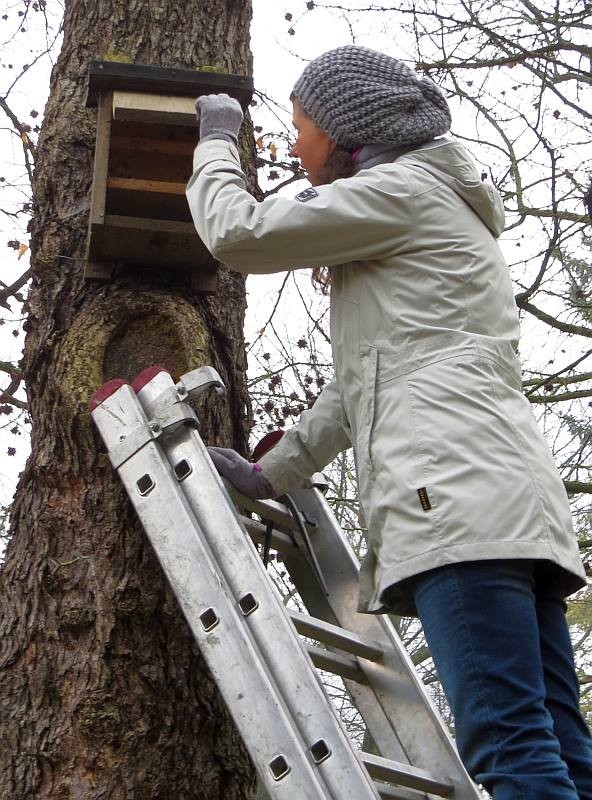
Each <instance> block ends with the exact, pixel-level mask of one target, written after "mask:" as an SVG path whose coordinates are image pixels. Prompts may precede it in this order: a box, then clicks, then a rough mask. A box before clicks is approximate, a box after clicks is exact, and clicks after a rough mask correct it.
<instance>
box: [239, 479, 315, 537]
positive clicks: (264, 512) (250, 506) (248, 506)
mask: <svg viewBox="0 0 592 800" xmlns="http://www.w3.org/2000/svg"><path fill="white" fill-rule="evenodd" d="M226 486H228V484H226ZM230 490H231V494H232V496H233V498H234V500H235V502H236V505H237V506H238V507H239V508H241V509H244V510H245V511H253V512H254V513H255V514H258V515H259V516H260V517H261V518H262V519H265V520H271V522H273V523H274V525H279V526H280V527H281V528H287V529H288V530H290V531H293V530H295V529H296V523H295V522H294V518H293V517H292V515H291V514H290V512H289V511H288V510H287V509H286V506H284V505H283V504H282V503H278V502H277V501H276V500H253V499H252V498H250V497H245V496H244V495H242V494H238V493H237V491H236V489H233V488H232V487H230ZM307 528H308V531H309V533H313V534H314V531H315V525H314V524H310V522H309V524H308V525H307Z"/></svg>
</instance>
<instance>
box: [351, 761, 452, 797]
mask: <svg viewBox="0 0 592 800" xmlns="http://www.w3.org/2000/svg"><path fill="white" fill-rule="evenodd" d="M360 755H361V757H362V761H363V762H364V764H365V766H366V769H367V770H368V772H369V773H370V777H371V778H373V779H374V780H379V781H387V782H389V783H395V784H397V785H398V786H407V787H408V788H409V789H419V790H420V791H422V792H426V793H428V794H437V795H438V796H439V797H448V796H449V795H450V794H452V792H453V791H454V786H453V784H452V783H450V781H448V780H446V781H441V780H438V779H437V778H434V777H433V776H432V775H430V774H429V773H428V772H425V771H424V770H423V769H417V767H411V766H410V765H409V764H400V763H398V762H396V761H389V759H387V758H382V757H381V756H375V755H373V754H372V753H364V752H362V753H360Z"/></svg>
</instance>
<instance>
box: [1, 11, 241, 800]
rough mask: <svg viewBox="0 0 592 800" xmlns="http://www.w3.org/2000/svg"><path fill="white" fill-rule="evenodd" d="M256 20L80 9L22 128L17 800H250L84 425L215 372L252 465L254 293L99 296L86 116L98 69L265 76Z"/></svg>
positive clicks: (14, 633)
mask: <svg viewBox="0 0 592 800" xmlns="http://www.w3.org/2000/svg"><path fill="white" fill-rule="evenodd" d="M35 7H36V8H35ZM21 10H22V11H23V15H24V14H32V13H34V11H36V12H37V13H40V12H43V13H44V12H45V4H41V3H30V2H25V3H23V4H22V9H21ZM250 16H251V6H250V2H248V1H247V0H241V2H231V0H208V2H207V3H206V2H200V0H188V2H184V3H178V2H169V1H168V0H162V2H156V3H155V2H153V0H125V2H123V1H122V0H101V2H97V3H87V2H83V0H67V2H66V3H65V16H64V22H63V26H64V27H63V46H62V50H61V53H60V55H59V58H58V60H57V63H56V65H55V68H54V70H53V73H52V79H51V96H50V99H49V103H48V105H47V108H46V111H45V118H44V122H43V127H42V130H41V132H40V134H39V139H38V141H37V142H36V143H34V141H33V139H34V136H33V135H31V136H30V135H29V133H30V131H27V130H25V129H24V127H23V125H22V123H21V122H19V120H18V118H17V117H16V116H14V115H13V117H14V118H13V119H11V122H12V125H13V126H14V130H15V132H16V134H17V135H18V136H19V137H20V138H21V141H22V142H23V148H24V155H25V162H26V164H27V167H28V168H29V169H30V174H31V178H32V181H33V209H32V210H33V216H32V221H31V225H30V233H31V238H30V248H31V271H30V276H31V284H30V289H29V294H28V300H27V312H28V316H27V322H26V330H27V336H26V346H25V350H24V358H23V361H22V366H21V369H22V372H18V373H17V372H15V373H14V375H13V373H12V372H11V373H10V375H11V380H17V378H18V379H19V380H20V378H21V377H22V379H23V380H24V381H25V382H26V386H27V393H28V398H29V406H28V413H29V414H30V417H31V423H32V425H31V455H30V458H29V460H28V463H27V466H26V469H25V471H24V472H23V474H22V475H21V478H20V481H19V485H18V488H17V492H16V496H15V499H14V503H13V507H12V514H11V520H12V536H11V539H10V542H9V546H8V549H7V553H6V560H5V562H4V564H3V567H2V574H1V577H0V592H1V594H0V719H1V721H2V728H1V733H0V796H2V797H7V798H8V797H10V798H15V800H17V798H23V800H24V798H32V797H35V798H39V799H40V800H41V799H42V798H50V797H51V798H57V797H60V798H70V797H72V798H73V797H84V798H88V799H89V800H90V798H110V800H117V798H127V797H132V796H133V797H135V798H151V800H152V799H155V798H163V800H164V798H172V797H175V798H180V799H181V798H204V799H205V798H207V799H208V800H211V799H212V798H217V797H220V798H225V800H227V798H237V799H238V798H248V797H251V796H252V795H253V783H254V781H253V775H252V770H251V767H250V764H249V762H248V760H247V758H246V755H245V752H244V750H243V748H242V746H241V745H240V743H239V741H238V740H237V736H236V734H235V731H234V728H233V726H232V724H231V722H230V720H229V718H228V715H227V713H226V711H225V709H224V707H223V706H222V703H221V700H220V698H219V696H218V693H217V691H216V689H215V687H214V685H213V683H212V681H211V679H210V678H209V676H208V674H207V672H206V670H205V666H204V663H203V661H202V659H201V656H200V654H199V652H198V651H197V648H196V646H195V644H194V642H193V640H192V637H191V636H190V634H189V631H188V629H187V627H186V625H185V622H184V620H183V619H182V618H181V617H180V614H179V611H178V609H177V606H176V603H175V601H174V599H173V597H172V595H171V592H170V590H169V589H168V587H167V585H166V583H165V581H164V580H163V577H162V573H161V570H160V567H159V565H158V564H157V562H156V559H155V557H154V555H153V553H152V551H151V549H150V546H149V544H148V543H147V541H146V540H145V537H144V536H143V534H142V531H141V529H140V527H139V525H138V523H137V521H136V519H135V515H134V514H133V513H132V512H131V510H130V507H129V505H128V503H127V501H126V500H125V498H124V493H123V490H122V487H121V485H120V484H119V481H118V479H117V477H116V476H115V475H114V474H113V470H112V469H111V467H110V465H109V462H108V460H107V457H106V455H105V454H104V453H103V452H102V448H101V446H100V445H99V443H98V437H97V436H96V435H95V432H94V430H93V426H92V424H91V420H90V417H89V415H88V413H87V411H86V403H87V400H88V399H89V396H90V395H91V394H92V392H93V391H94V390H95V389H96V388H97V387H98V386H99V385H100V384H101V383H102V382H103V381H105V380H107V379H109V378H111V377H114V376H121V377H124V378H131V377H133V376H134V374H136V373H137V372H138V371H139V370H140V369H142V368H143V367H144V366H146V365H147V364H151V363H160V364H163V365H164V366H165V367H167V368H168V369H169V370H170V371H171V373H172V374H173V375H174V376H179V375H180V374H182V373H183V372H185V371H187V370H188V369H192V368H194V367H197V366H199V365H200V364H212V365H213V366H215V367H216V368H217V369H218V370H219V371H220V373H221V375H222V377H223V379H224V381H225V383H226V385H227V387H228V388H229V393H228V399H227V400H225V401H221V402H214V400H213V398H208V399H207V401H206V402H203V403H202V404H201V407H200V408H199V414H200V416H201V420H202V423H203V433H204V436H205V438H206V439H207V440H209V441H211V442H213V441H214V440H217V441H219V442H224V443H225V444H229V445H232V446H234V447H235V448H236V449H238V450H241V451H243V452H244V451H245V450H246V436H247V430H248V398H247V394H246V390H245V359H244V348H243V338H242V326H243V312H244V307H245V294H244V281H243V279H242V278H241V277H240V276H238V275H236V274H232V273H230V272H228V271H225V270H223V271H222V272H221V273H220V284H219V291H218V293H217V294H216V295H215V296H214V297H206V296H203V295H200V294H196V293H194V292H192V291H190V290H189V289H186V288H182V287H179V286H176V285H174V283H173V282H172V280H171V278H170V276H169V275H168V274H167V272H166V269H163V270H162V271H161V273H160V274H159V275H154V276H153V277H150V278H147V277H146V276H144V277H143V278H142V279H141V280H138V279H135V278H120V279H118V280H115V281H113V282H111V283H107V284H103V285H98V286H97V285H92V284H88V283H85V281H84V279H83V267H84V264H83V259H84V252H85V243H86V226H87V218H88V206H89V197H90V188H91V175H92V161H93V152H94V141H95V128H96V111H95V110H93V109H87V108H85V102H84V101H85V92H86V74H87V69H88V63H89V60H90V59H92V58H111V59H114V60H123V61H127V62H130V63H144V64H158V65H162V66H173V67H191V68H199V66H200V65H204V64H207V65H212V64H213V65H217V66H220V67H222V68H225V69H226V70H227V71H229V72H235V73H239V74H251V55H250V51H249V22H250ZM4 105H5V106H6V108H5V109H4V110H5V111H6V113H8V115H9V118H10V113H9V112H10V108H9V106H8V103H7V102H6V100H5V101H4ZM7 109H8V110H7ZM247 128H248V126H247ZM251 142H252V136H249V135H248V133H247V134H246V135H245V140H244V142H243V146H242V157H243V164H244V165H245V166H246V168H247V170H248V173H249V178H250V180H251V181H252V182H253V185H254V171H253V168H252V165H253V152H252V151H253V148H252V144H251ZM26 278H27V276H23V278H22V279H21V280H20V286H19V287H16V288H15V286H14V285H13V286H12V287H5V288H4V290H3V291H4V293H5V294H6V295H7V296H8V295H9V294H11V295H14V294H15V292H18V291H20V288H21V286H22V285H23V283H24V282H25V280H26ZM11 385H12V384H11ZM13 399H14V392H13V391H10V389H7V390H6V396H5V398H4V400H5V402H13Z"/></svg>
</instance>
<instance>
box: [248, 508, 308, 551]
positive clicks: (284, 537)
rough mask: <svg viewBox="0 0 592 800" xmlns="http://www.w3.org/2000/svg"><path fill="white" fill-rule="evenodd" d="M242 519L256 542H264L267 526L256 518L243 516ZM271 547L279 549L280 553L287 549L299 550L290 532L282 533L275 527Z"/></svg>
mask: <svg viewBox="0 0 592 800" xmlns="http://www.w3.org/2000/svg"><path fill="white" fill-rule="evenodd" d="M240 519H241V522H242V523H243V525H244V526H245V528H246V530H247V533H248V534H249V536H250V537H251V539H252V540H253V541H254V542H255V544H264V543H265V534H266V526H265V525H264V524H263V523H262V522H259V521H258V520H256V519H249V517H243V516H241V518H240ZM271 549H272V550H278V551H279V552H280V553H285V552H286V551H287V550H293V551H295V552H298V548H297V547H296V545H295V544H294V542H293V541H292V540H291V539H290V537H289V536H288V534H286V533H282V532H281V531H278V530H276V529H275V528H273V530H272V532H271Z"/></svg>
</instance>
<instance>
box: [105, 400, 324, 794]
mask: <svg viewBox="0 0 592 800" xmlns="http://www.w3.org/2000/svg"><path fill="white" fill-rule="evenodd" d="M93 418H94V420H95V423H96V424H97V427H98V428H99V431H100V433H101V435H102V437H103V439H104V441H105V444H106V445H107V449H108V450H109V453H110V455H111V454H112V452H113V451H114V450H115V449H116V448H117V446H118V444H119V443H120V441H121V440H124V439H125V438H126V436H127V435H129V434H130V433H133V432H135V433H137V432H138V430H139V429H140V428H141V427H142V425H144V424H145V425H146V428H148V422H147V420H146V418H145V416H144V414H143V412H142V410H141V407H140V406H139V403H138V401H137V398H136V397H135V395H134V394H133V392H132V390H131V389H130V387H128V386H124V387H122V389H121V390H120V391H118V392H117V395H114V396H112V397H111V398H109V399H108V400H106V401H104V402H103V403H102V405H100V406H99V407H98V408H97V409H95V411H94V412H93ZM118 472H119V476H120V478H121V480H122V483H123V484H124V487H125V489H126V491H127V493H128V495H129V497H130V500H131V501H132V504H133V506H134V508H135V510H136V512H137V514H138V516H139V518H140V520H141V522H142V524H143V526H144V529H145V531H146V534H147V535H148V538H149V540H150V542H151V544H152V547H153V549H154V551H155V553H156V555H157V557H158V559H159V561H160V563H161V565H162V568H163V571H164V573H165V575H166V577H167V579H168V581H169V583H170V585H171V588H172V591H173V593H174V594H175V597H176V598H177V601H178V602H179V605H180V607H181V610H182V612H183V614H184V616H185V618H186V619H187V622H188V624H189V627H190V629H191V631H192V633H193V636H194V638H195V640H196V642H197V643H198V645H199V647H200V651H201V653H202V655H203V657H204V660H205V661H206V663H207V665H208V668H209V669H210V672H211V673H212V676H213V678H214V680H215V681H216V683H217V685H218V687H219V689H220V692H221V694H222V696H223V697H224V700H225V702H226V704H227V706H228V709H229V711H230V713H231V715H232V717H233V719H234V722H235V724H236V726H237V728H238V730H239V732H240V734H241V736H242V738H243V741H244V743H245V746H246V748H247V750H248V752H249V755H250V756H251V759H252V760H253V763H255V764H256V765H257V766H258V768H259V772H260V775H261V778H262V780H263V783H264V785H265V788H266V791H267V792H268V795H269V797H270V798H272V800H293V798H294V797H303V798H304V797H306V798H311V800H312V799H313V798H314V800H334V796H333V795H332V794H331V793H329V791H328V789H327V788H326V787H324V786H323V785H322V782H321V780H320V779H319V775H318V772H317V771H316V770H315V769H314V768H313V765H312V763H311V761H310V759H309V754H308V748H307V746H306V744H305V743H304V742H303V740H302V738H301V736H300V733H299V731H298V729H297V728H296V727H295V725H294V724H293V721H292V719H291V718H290V715H289V712H288V711H287V709H286V707H285V704H284V701H283V698H282V697H281V696H280V695H279V694H278V692H277V689H276V687H275V684H274V683H273V682H272V681H271V680H270V678H269V676H268V674H267V671H266V669H265V667H264V665H263V664H262V663H261V661H260V657H259V653H258V652H257V650H256V649H255V648H254V646H253V643H252V641H251V639H250V636H249V635H248V631H247V630H246V628H245V626H244V623H243V621H242V615H241V614H240V613H239V612H238V610H237V607H236V602H235V600H234V598H233V597H232V595H231V593H230V592H229V589H228V587H227V586H226V585H225V583H224V581H223V580H221V579H220V576H219V574H218V572H217V570H216V568H215V565H214V564H213V563H212V561H211V558H210V556H209V553H208V552H207V550H205V549H204V547H203V546H202V541H201V538H200V536H199V535H197V529H196V528H197V523H196V521H195V518H194V516H193V514H192V512H191V510H190V508H189V507H188V505H187V503H186V501H185V499H184V497H183V495H182V493H180V492H179V490H178V486H177V481H176V479H175V478H174V476H173V475H172V473H171V469H170V466H169V464H168V461H167V460H166V459H165V457H164V456H163V454H162V452H161V450H160V447H159V445H158V444H157V443H156V442H155V441H151V440H150V436H149V434H148V436H147V441H146V443H145V444H144V445H143V446H142V447H141V448H140V449H139V450H137V452H136V453H135V454H134V455H132V456H131V457H129V458H128V459H127V460H125V461H124V463H123V464H120V465H119V467H118Z"/></svg>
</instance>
